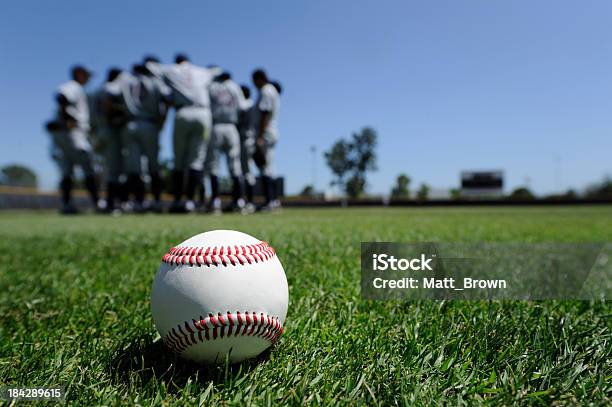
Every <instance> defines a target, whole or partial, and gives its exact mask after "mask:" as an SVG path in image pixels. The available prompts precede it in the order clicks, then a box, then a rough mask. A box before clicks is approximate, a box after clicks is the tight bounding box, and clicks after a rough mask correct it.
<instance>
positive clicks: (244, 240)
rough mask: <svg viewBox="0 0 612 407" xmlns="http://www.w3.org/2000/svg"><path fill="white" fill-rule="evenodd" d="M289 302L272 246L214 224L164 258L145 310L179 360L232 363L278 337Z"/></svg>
mask: <svg viewBox="0 0 612 407" xmlns="http://www.w3.org/2000/svg"><path fill="white" fill-rule="evenodd" d="M288 301H289V290H288V286H287V279H286V277H285V272H284V270H283V266H282V265H281V263H280V261H279V259H278V257H277V256H276V253H275V252H274V249H273V248H272V247H271V246H269V245H268V244H267V243H266V242H262V241H260V240H258V239H256V238H254V237H252V236H249V235H247V234H245V233H241V232H236V231H233V230H215V231H210V232H206V233H201V234H199V235H196V236H193V237H192V238H190V239H187V240H185V241H184V242H183V243H181V244H179V245H178V246H176V247H173V248H171V249H170V250H169V251H168V253H166V255H164V256H163V258H162V263H161V266H160V268H159V271H158V272H157V276H156V277H155V281H154V283H153V290H152V293H151V312H152V314H153V320H154V322H155V327H156V328H157V331H158V332H159V334H160V335H161V337H162V340H163V341H164V343H165V344H166V346H167V347H168V348H170V349H171V350H173V351H175V352H176V353H178V354H179V355H180V356H181V357H183V358H184V359H187V360H191V361H194V362H198V363H211V364H215V363H225V360H226V359H227V360H229V362H230V363H236V362H240V361H243V360H245V359H249V358H253V357H255V356H257V355H259V354H260V353H261V352H263V351H264V350H265V349H267V348H268V347H269V346H270V345H272V344H274V343H275V342H276V341H278V339H279V338H280V336H281V334H282V332H283V324H284V322H285V316H286V314H287V305H288Z"/></svg>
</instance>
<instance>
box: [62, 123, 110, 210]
mask: <svg viewBox="0 0 612 407" xmlns="http://www.w3.org/2000/svg"><path fill="white" fill-rule="evenodd" d="M86 134H87V133H86V131H85V130H83V129H79V128H75V129H72V130H70V131H69V132H68V138H69V146H68V148H67V153H68V155H69V156H70V160H71V161H72V163H73V164H75V165H78V166H80V167H81V170H83V174H84V176H85V188H86V189H87V192H88V193H89V197H90V199H91V202H92V205H93V207H94V208H96V209H97V210H98V209H101V207H102V202H101V201H100V199H99V197H98V185H97V181H96V173H95V171H94V166H93V154H92V152H91V145H90V144H89V141H87V135H86Z"/></svg>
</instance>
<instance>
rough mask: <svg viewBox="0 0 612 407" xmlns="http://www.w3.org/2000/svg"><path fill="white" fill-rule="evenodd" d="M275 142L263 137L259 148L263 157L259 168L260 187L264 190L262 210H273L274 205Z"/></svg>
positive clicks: (270, 137)
mask: <svg viewBox="0 0 612 407" xmlns="http://www.w3.org/2000/svg"><path fill="white" fill-rule="evenodd" d="M275 144H276V143H275V141H274V139H273V137H272V136H271V135H268V134H266V135H264V145H263V146H261V149H262V153H263V155H264V161H265V162H264V164H263V166H262V167H260V171H261V178H262V187H263V189H264V191H263V192H264V195H265V204H264V205H263V206H262V208H261V209H262V210H270V209H273V208H274V207H275V206H276V205H277V202H276V181H275V179H274V172H273V168H274V147H275Z"/></svg>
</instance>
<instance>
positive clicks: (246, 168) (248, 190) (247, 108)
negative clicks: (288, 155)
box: [238, 85, 256, 213]
mask: <svg viewBox="0 0 612 407" xmlns="http://www.w3.org/2000/svg"><path fill="white" fill-rule="evenodd" d="M240 90H242V95H243V97H244V102H243V105H242V108H241V109H240V115H239V117H238V131H239V132H240V165H241V169H242V177H243V179H244V189H245V197H246V205H245V210H246V212H247V213H252V212H254V211H255V205H254V203H253V190H254V188H255V176H254V175H253V171H252V167H253V166H254V165H255V164H254V163H253V151H254V149H255V120H256V116H255V104H254V103H253V99H251V90H250V89H249V87H248V86H246V85H241V86H240Z"/></svg>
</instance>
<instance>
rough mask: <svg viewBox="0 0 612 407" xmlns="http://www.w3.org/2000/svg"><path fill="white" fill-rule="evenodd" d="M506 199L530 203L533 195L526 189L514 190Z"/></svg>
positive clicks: (533, 197)
mask: <svg viewBox="0 0 612 407" xmlns="http://www.w3.org/2000/svg"><path fill="white" fill-rule="evenodd" d="M508 199H510V200H512V201H532V200H534V199H535V195H534V194H533V192H531V191H530V190H529V189H528V188H526V187H519V188H516V189H515V190H514V191H512V193H511V194H510V196H509V197H508Z"/></svg>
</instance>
